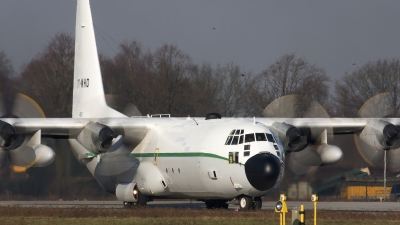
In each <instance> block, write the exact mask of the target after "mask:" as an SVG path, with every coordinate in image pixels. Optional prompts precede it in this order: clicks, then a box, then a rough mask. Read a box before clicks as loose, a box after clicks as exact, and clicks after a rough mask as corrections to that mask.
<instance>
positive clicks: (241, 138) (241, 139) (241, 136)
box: [239, 135, 244, 144]
mask: <svg viewBox="0 0 400 225" xmlns="http://www.w3.org/2000/svg"><path fill="white" fill-rule="evenodd" d="M243 136H244V135H240V138H239V144H242V143H243Z"/></svg>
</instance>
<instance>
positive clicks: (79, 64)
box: [0, 0, 400, 209]
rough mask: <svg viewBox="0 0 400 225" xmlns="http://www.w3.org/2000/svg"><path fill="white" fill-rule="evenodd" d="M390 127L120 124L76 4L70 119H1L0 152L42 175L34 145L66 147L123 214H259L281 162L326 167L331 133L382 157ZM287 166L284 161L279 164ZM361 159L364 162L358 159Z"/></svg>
mask: <svg viewBox="0 0 400 225" xmlns="http://www.w3.org/2000/svg"><path fill="white" fill-rule="evenodd" d="M399 125H400V120H399V119H390V118H385V119H362V118H317V119H316V118H313V119H304V118H290V119H288V118H221V117H220V116H219V115H218V114H215V113H211V114H208V115H207V116H206V118H171V117H152V116H147V117H134V118H133V117H131V118H129V117H127V116H125V115H123V114H121V113H119V112H117V111H115V110H113V109H112V108H110V107H108V106H107V104H106V101H105V98H104V91H103V83H102V79H101V73H100V66H99V60H98V54H97V48H96V41H95V35H94V29H93V22H92V16H91V10H90V5H89V0H78V1H77V15H76V41H75V70H74V91H73V112H72V118H51V119H45V118H40V119H38V118H31V119H25V118H24V119H23V118H1V119H0V137H1V138H0V147H1V150H2V151H3V152H7V153H8V157H9V159H10V161H11V162H12V163H13V164H14V165H17V166H23V167H30V166H38V167H40V166H46V165H48V164H50V163H51V162H53V160H54V157H55V153H54V151H53V150H52V149H51V148H50V147H48V146H45V145H42V144H41V137H52V138H68V139H69V142H70V144H71V147H72V150H73V153H74V155H75V156H76V158H77V159H78V160H79V161H80V162H81V163H83V164H84V165H86V167H87V168H88V169H89V171H90V172H91V173H92V175H93V176H94V178H95V179H96V180H97V181H98V182H99V184H100V185H101V186H102V187H103V188H104V189H105V190H106V191H107V192H110V193H115V194H116V196H117V198H118V199H119V200H121V201H123V202H124V206H125V207H130V206H132V205H133V204H135V205H146V204H147V202H148V201H151V200H152V199H154V198H168V199H198V200H203V201H205V203H206V206H207V208H226V207H228V205H227V201H230V200H233V199H236V200H238V201H239V205H240V208H241V209H251V208H261V204H262V202H261V196H264V195H266V194H267V193H268V192H270V191H271V190H273V189H275V188H277V187H278V186H279V183H280V182H281V180H282V176H283V173H284V168H285V162H286V161H288V162H289V163H291V168H294V170H302V169H304V168H305V170H307V168H309V167H317V166H324V165H334V164H337V163H338V162H340V160H341V159H342V157H343V153H342V151H341V150H340V149H339V148H338V147H336V146H332V145H328V143H327V141H328V137H329V135H330V134H353V133H354V134H356V135H357V136H358V137H359V138H360V140H361V142H362V143H364V144H366V145H368V146H370V147H371V148H373V149H374V150H373V151H375V152H383V151H384V150H388V149H391V148H393V146H395V145H396V140H397V139H398V128H397V126H399ZM285 157H286V160H285ZM367 157H368V156H367Z"/></svg>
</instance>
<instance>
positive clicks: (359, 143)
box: [354, 92, 400, 172]
mask: <svg viewBox="0 0 400 225" xmlns="http://www.w3.org/2000/svg"><path fill="white" fill-rule="evenodd" d="M391 102H392V101H391V97H390V93H389V92H384V93H380V94H377V95H375V96H373V97H372V98H370V99H369V100H368V101H366V102H365V103H364V105H363V106H362V107H361V108H360V110H359V111H358V114H357V115H358V117H361V118H385V117H393V116H394V115H393V114H394V109H393V107H391ZM398 132H399V130H398V128H397V127H395V126H394V125H392V124H389V125H388V126H386V127H385V129H383V135H385V136H386V137H388V138H389V140H395V139H396V138H397V136H398ZM354 141H355V144H356V147H357V150H358V152H359V153H360V155H361V156H362V158H363V159H364V160H365V161H366V162H367V163H368V164H369V165H370V166H373V167H379V166H382V165H383V160H384V151H385V150H384V149H379V148H377V147H373V146H371V145H368V144H367V143H366V142H365V141H363V140H362V139H361V138H360V132H358V133H356V134H354ZM388 144H389V145H390V144H395V143H394V142H389V143H388ZM387 168H388V169H389V170H391V171H396V172H397V171H400V146H399V144H395V145H394V146H393V147H392V148H391V149H390V150H387Z"/></svg>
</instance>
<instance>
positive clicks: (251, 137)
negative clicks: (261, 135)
mask: <svg viewBox="0 0 400 225" xmlns="http://www.w3.org/2000/svg"><path fill="white" fill-rule="evenodd" d="M254 140H255V139H254V134H246V135H245V136H244V142H245V143H247V142H253V141H254Z"/></svg>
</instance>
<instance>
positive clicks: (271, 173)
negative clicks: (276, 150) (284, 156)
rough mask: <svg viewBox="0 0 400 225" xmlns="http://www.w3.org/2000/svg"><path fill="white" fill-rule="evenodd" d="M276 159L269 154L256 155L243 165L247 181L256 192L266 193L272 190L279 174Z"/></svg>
mask: <svg viewBox="0 0 400 225" xmlns="http://www.w3.org/2000/svg"><path fill="white" fill-rule="evenodd" d="M280 168H281V167H280V162H279V159H278V157H276V156H274V155H271V154H258V155H255V156H253V157H251V158H250V159H248V160H247V162H246V163H245V164H244V170H245V172H246V176H247V180H248V181H249V183H250V184H251V185H252V186H253V187H254V188H255V189H257V190H260V191H266V190H269V189H270V188H272V187H273V186H274V185H275V183H276V181H277V180H278V177H279V173H280Z"/></svg>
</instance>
